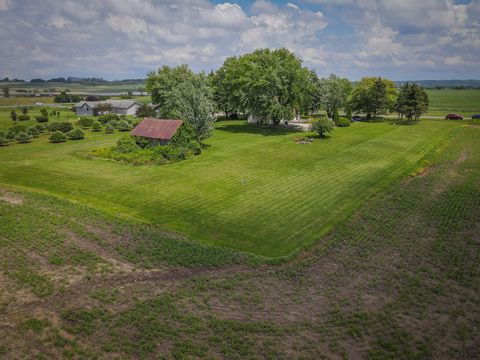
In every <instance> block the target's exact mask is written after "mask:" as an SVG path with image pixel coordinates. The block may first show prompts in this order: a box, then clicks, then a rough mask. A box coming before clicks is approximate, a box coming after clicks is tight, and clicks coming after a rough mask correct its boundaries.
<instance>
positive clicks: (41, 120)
mask: <svg viewBox="0 0 480 360" xmlns="http://www.w3.org/2000/svg"><path fill="white" fill-rule="evenodd" d="M35 119H36V120H37V122H38V123H46V122H48V116H37V117H36V118H35Z"/></svg>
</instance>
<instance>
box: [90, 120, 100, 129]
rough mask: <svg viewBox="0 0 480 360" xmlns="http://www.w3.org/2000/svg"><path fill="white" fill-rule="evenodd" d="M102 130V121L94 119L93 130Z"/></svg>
mask: <svg viewBox="0 0 480 360" xmlns="http://www.w3.org/2000/svg"><path fill="white" fill-rule="evenodd" d="M100 130H102V124H101V123H100V121H94V122H93V124H92V131H100Z"/></svg>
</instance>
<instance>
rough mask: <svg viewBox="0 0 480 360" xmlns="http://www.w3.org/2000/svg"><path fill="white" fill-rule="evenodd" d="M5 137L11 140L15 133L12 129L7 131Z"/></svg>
mask: <svg viewBox="0 0 480 360" xmlns="http://www.w3.org/2000/svg"><path fill="white" fill-rule="evenodd" d="M5 137H6V138H7V139H8V140H13V139H15V133H14V132H13V131H9V132H8V133H7V135H6V136H5Z"/></svg>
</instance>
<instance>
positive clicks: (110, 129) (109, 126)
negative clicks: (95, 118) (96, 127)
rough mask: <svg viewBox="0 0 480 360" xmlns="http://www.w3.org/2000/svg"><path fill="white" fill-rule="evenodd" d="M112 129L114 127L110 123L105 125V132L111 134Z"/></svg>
mask: <svg viewBox="0 0 480 360" xmlns="http://www.w3.org/2000/svg"><path fill="white" fill-rule="evenodd" d="M114 130H115V128H114V127H113V126H112V125H110V124H107V125H105V134H111V133H113V131H114Z"/></svg>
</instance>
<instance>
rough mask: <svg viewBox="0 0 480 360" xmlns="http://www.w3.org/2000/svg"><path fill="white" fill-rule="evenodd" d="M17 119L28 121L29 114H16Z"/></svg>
mask: <svg viewBox="0 0 480 360" xmlns="http://www.w3.org/2000/svg"><path fill="white" fill-rule="evenodd" d="M17 120H19V121H28V120H30V116H29V115H19V116H17Z"/></svg>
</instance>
